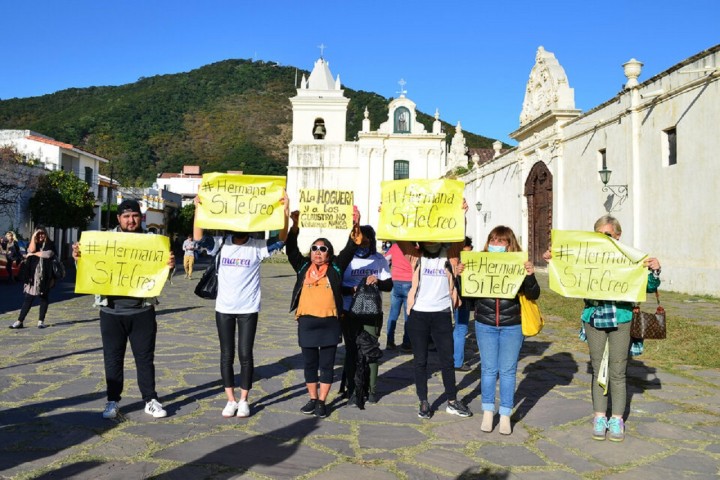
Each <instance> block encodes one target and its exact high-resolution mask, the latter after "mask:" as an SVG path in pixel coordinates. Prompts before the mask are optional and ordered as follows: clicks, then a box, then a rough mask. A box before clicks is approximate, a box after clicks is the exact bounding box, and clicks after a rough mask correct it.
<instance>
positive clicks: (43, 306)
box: [10, 227, 57, 329]
mask: <svg viewBox="0 0 720 480" xmlns="http://www.w3.org/2000/svg"><path fill="white" fill-rule="evenodd" d="M56 255H57V250H56V249H55V244H54V243H53V242H52V240H50V239H49V238H48V234H47V230H45V227H37V228H36V229H35V232H34V233H33V235H32V238H31V239H30V245H28V249H27V255H26V256H25V260H24V265H23V266H22V267H21V270H20V277H21V280H22V282H23V294H24V295H25V300H24V301H23V305H22V308H21V309H20V315H19V316H18V319H17V320H16V321H15V322H14V323H13V324H12V325H10V328H13V329H18V328H23V322H24V321H25V317H27V314H28V312H30V308H31V307H32V305H33V303H35V299H38V300H39V301H40V311H39V313H38V324H37V326H38V328H45V316H46V315H47V311H48V306H49V304H50V289H51V288H52V287H53V286H55V278H54V277H53V270H52V258H53V257H55V256H56Z"/></svg>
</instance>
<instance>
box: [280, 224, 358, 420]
mask: <svg viewBox="0 0 720 480" xmlns="http://www.w3.org/2000/svg"><path fill="white" fill-rule="evenodd" d="M290 218H291V219H292V226H291V227H290V231H289V232H288V237H287V242H286V252H287V255H288V260H289V261H290V264H291V265H292V267H293V269H294V270H295V272H297V281H296V282H295V288H294V289H293V293H292V299H291V302H290V311H291V312H292V311H293V310H295V318H296V319H297V322H298V343H299V344H300V348H302V355H303V359H304V362H305V369H304V370H305V385H306V386H307V390H308V395H309V396H310V400H309V401H308V402H307V403H306V404H305V406H303V407H302V408H301V409H300V411H301V412H302V413H304V414H305V415H315V416H316V417H319V418H324V417H326V416H327V408H326V406H325V399H326V398H327V396H328V393H329V392H330V387H331V386H332V381H333V369H334V366H335V353H336V352H337V346H338V344H339V343H340V341H341V340H342V330H341V327H340V315H341V313H342V309H343V298H342V279H343V272H344V271H345V269H346V268H347V266H348V265H349V264H350V261H351V260H352V259H353V256H354V255H355V251H356V250H357V248H358V246H359V245H360V244H361V243H362V239H363V236H362V232H361V231H360V227H359V226H358V222H359V220H360V215H359V214H358V213H357V212H355V213H354V214H353V229H352V231H351V232H350V238H349V239H348V242H347V244H346V245H345V248H343V250H342V251H341V252H340V254H339V255H337V256H335V251H334V249H333V246H332V244H331V243H330V241H329V240H327V239H326V238H318V239H317V240H315V241H314V242H313V243H312V246H311V247H310V254H309V255H308V256H304V255H303V254H302V253H300V250H299V248H298V244H297V237H298V233H299V232H300V227H299V218H300V212H298V211H294V212H292V213H291V214H290ZM318 370H319V371H320V375H318ZM318 382H319V385H318Z"/></svg>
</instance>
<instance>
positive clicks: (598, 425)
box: [593, 417, 608, 440]
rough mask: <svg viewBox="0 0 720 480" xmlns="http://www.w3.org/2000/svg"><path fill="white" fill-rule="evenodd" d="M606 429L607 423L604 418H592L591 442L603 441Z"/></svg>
mask: <svg viewBox="0 0 720 480" xmlns="http://www.w3.org/2000/svg"><path fill="white" fill-rule="evenodd" d="M607 428H608V421H607V418H605V417H595V418H593V440H605V431H606V430H607Z"/></svg>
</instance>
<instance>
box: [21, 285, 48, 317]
mask: <svg viewBox="0 0 720 480" xmlns="http://www.w3.org/2000/svg"><path fill="white" fill-rule="evenodd" d="M49 296H50V292H49V291H48V292H45V293H43V294H41V295H30V294H28V293H26V294H25V301H24V302H23V304H22V308H21V309H20V316H19V317H18V321H20V322H24V321H25V317H27V314H28V312H29V311H30V307H32V305H33V303H35V299H36V298H39V299H40V313H39V314H38V320H40V321H42V322H44V321H45V315H46V314H47V311H48V304H49V301H48V297H49Z"/></svg>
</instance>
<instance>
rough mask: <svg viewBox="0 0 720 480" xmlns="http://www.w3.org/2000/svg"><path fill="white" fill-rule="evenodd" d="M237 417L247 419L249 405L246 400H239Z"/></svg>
mask: <svg viewBox="0 0 720 480" xmlns="http://www.w3.org/2000/svg"><path fill="white" fill-rule="evenodd" d="M237 416H238V417H249V416H250V405H248V402H247V400H240V401H239V402H238V404H237Z"/></svg>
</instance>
